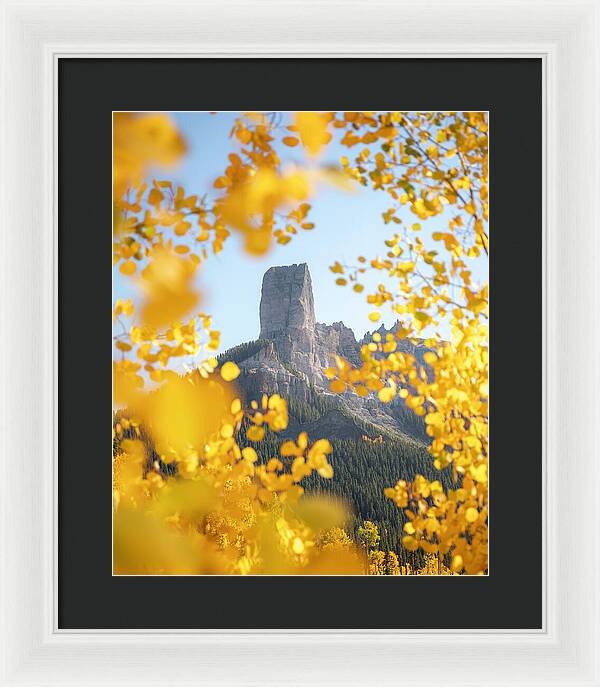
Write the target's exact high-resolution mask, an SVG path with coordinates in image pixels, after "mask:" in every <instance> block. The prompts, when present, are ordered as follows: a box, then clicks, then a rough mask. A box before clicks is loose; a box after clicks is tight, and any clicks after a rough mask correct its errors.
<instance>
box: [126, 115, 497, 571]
mask: <svg viewBox="0 0 600 687" xmlns="http://www.w3.org/2000/svg"><path fill="white" fill-rule="evenodd" d="M281 128H282V127H277V125H276V124H275V122H274V120H273V119H272V118H270V116H269V115H268V114H262V113H246V114H245V115H242V116H240V117H239V118H238V119H237V120H236V122H235V124H234V126H233V129H232V131H231V138H232V140H233V142H234V143H233V145H234V146H237V147H236V149H235V150H234V151H232V152H231V153H230V155H229V156H228V158H227V160H228V161H227V166H226V167H225V169H224V170H223V172H222V174H220V175H219V176H218V177H217V178H216V179H215V180H214V184H213V188H214V189H216V191H214V193H216V197H215V198H214V199H212V200H211V199H210V198H209V197H203V198H200V197H198V196H197V195H188V194H187V192H186V191H185V189H183V188H181V187H177V186H176V185H174V184H173V183H172V182H171V181H168V180H152V181H150V180H146V179H145V177H146V175H147V173H148V170H149V169H150V168H151V167H152V168H155V167H159V168H161V167H162V168H166V169H168V168H169V167H172V166H173V165H174V164H176V163H177V162H178V161H179V160H180V159H181V156H182V155H183V153H184V152H185V143H184V141H183V138H182V137H181V135H180V133H179V132H178V131H177V129H176V127H175V125H174V122H173V121H172V120H171V119H170V118H169V117H168V116H167V115H162V114H142V115H136V114H129V113H116V114H115V116H114V150H113V155H114V158H113V159H114V166H113V169H114V174H113V178H114V189H113V190H114V197H113V201H114V215H113V217H114V222H113V227H114V232H113V264H114V265H115V268H116V269H118V270H119V272H120V273H121V275H123V277H124V278H129V279H131V280H132V281H133V282H134V283H136V284H137V285H138V286H139V287H140V288H141V290H142V294H143V299H142V301H141V303H140V304H139V307H135V308H134V305H133V303H132V302H131V301H128V300H127V301H126V300H123V299H118V300H117V301H116V304H115V306H114V308H113V319H114V321H115V324H116V325H118V326H119V327H120V330H119V333H118V334H117V335H116V336H115V342H114V347H115V351H116V352H117V353H116V355H117V356H118V357H119V358H120V359H118V360H115V361H114V364H113V375H114V402H115V404H116V405H117V406H121V407H123V408H126V409H127V410H126V413H127V417H122V418H121V419H120V421H119V422H118V423H117V425H118V427H115V440H116V441H118V449H117V450H115V453H114V456H113V476H114V484H113V496H114V504H115V509H116V513H115V516H116V517H115V525H114V537H115V539H114V541H115V547H114V551H115V556H114V569H115V572H117V573H139V574H146V573H156V574H177V573H180V572H187V573H192V574H204V573H214V572H225V573H232V574H250V573H275V572H278V573H283V574H285V573H298V572H303V573H305V574H326V573H328V572H335V573H338V574H365V572H366V573H370V574H394V575H395V574H464V573H466V574H482V573H485V572H487V565H488V561H487V547H488V520H487V514H488V395H489V382H488V364H489V359H488V303H489V294H488V285H487V284H486V283H484V284H475V283H474V280H473V277H472V269H471V265H470V261H471V260H473V259H476V258H479V257H480V256H482V255H483V256H485V255H487V252H488V250H489V242H488V135H487V133H488V123H487V114H486V113H478V112H420V113H409V112H385V113H377V112H332V113H316V112H298V113H296V114H295V115H294V117H293V123H292V124H291V125H290V126H288V127H287V130H286V131H285V132H283V133H282V132H281ZM333 134H335V135H336V136H339V138H340V141H341V144H342V145H344V146H345V147H346V148H347V149H348V153H347V155H345V156H344V157H343V158H342V159H341V161H340V163H341V167H342V171H341V172H340V176H343V177H344V178H346V179H348V180H353V183H356V182H358V183H359V184H361V185H362V186H364V187H367V188H371V189H372V190H373V191H374V192H380V193H383V194H385V197H386V198H387V200H388V201H389V203H390V208H389V210H388V211H386V212H385V213H383V219H384V222H385V224H386V225H388V226H390V227H394V228H395V230H396V232H397V233H394V234H391V235H389V236H388V237H387V239H386V241H385V243H384V245H383V246H382V247H380V248H381V250H380V252H377V253H376V254H375V255H374V256H373V257H370V258H369V257H365V256H358V257H357V266H356V267H352V266H349V265H347V264H344V265H342V264H341V263H340V262H339V261H335V262H334V263H333V265H332V267H331V268H330V269H331V271H332V272H333V273H334V275H338V276H334V279H336V280H337V283H338V284H339V285H341V286H345V285H347V284H350V285H352V289H353V292H348V295H349V296H350V295H352V294H353V293H355V294H357V296H356V297H358V294H361V293H362V292H363V290H364V289H365V287H364V286H363V283H367V282H366V281H365V280H364V279H362V275H364V274H365V272H366V271H367V270H371V271H373V272H374V273H379V274H380V275H381V276H382V278H383V277H385V278H386V280H387V281H386V283H385V284H384V283H380V284H378V286H377V288H375V289H374V290H373V292H371V293H366V294H365V295H363V296H361V297H363V298H365V300H366V302H367V303H368V304H370V305H371V306H372V307H373V308H375V309H374V310H372V312H371V314H370V315H369V319H370V321H371V322H377V321H379V320H380V319H381V317H382V312H384V311H385V309H389V312H390V314H394V315H400V316H401V318H402V320H401V323H400V326H399V328H398V329H397V330H396V331H395V332H394V334H393V335H389V336H388V337H381V336H380V335H379V334H377V336H373V338H372V341H370V342H369V343H367V344H365V345H364V346H363V348H362V351H361V359H360V365H359V366H356V367H353V366H352V365H351V364H350V363H349V362H348V361H345V360H343V359H342V358H337V359H336V360H335V365H334V364H333V362H332V367H330V368H328V369H327V370H326V377H327V378H328V380H329V385H330V389H331V391H333V392H334V393H343V392H346V391H355V392H356V393H357V394H358V395H359V396H362V397H365V396H368V395H369V394H377V396H378V398H379V399H380V400H381V401H382V402H385V403H390V402H396V400H395V399H396V397H399V398H401V399H404V401H405V403H406V406H407V407H408V408H409V409H411V410H412V411H413V412H414V413H415V414H417V415H420V416H422V417H423V419H424V421H425V427H426V432H427V435H428V437H429V439H430V444H429V451H430V453H431V457H432V461H433V464H434V466H435V467H436V468H438V469H443V468H445V467H447V466H450V467H449V469H450V470H451V471H452V474H453V477H454V481H455V487H456V488H453V489H449V490H445V489H444V488H443V487H442V485H441V483H440V482H439V481H438V480H433V481H428V480H426V479H425V478H424V477H422V476H421V475H417V476H416V477H415V479H414V480H413V481H412V482H407V481H406V480H403V479H399V480H398V482H397V483H396V485H395V486H393V487H392V486H390V487H388V488H387V489H385V492H384V494H382V498H384V497H387V498H390V499H391V500H392V501H393V502H394V503H395V504H396V506H397V507H398V508H400V509H402V510H403V511H404V512H405V514H406V517H407V518H408V520H407V522H406V526H405V528H404V529H405V533H404V536H403V539H402V542H403V544H404V546H405V547H406V549H408V550H409V551H417V550H421V551H423V552H424V553H425V555H426V565H425V566H424V567H423V568H422V569H420V570H417V571H413V570H412V568H410V566H407V565H405V564H402V565H401V564H400V562H399V561H398V560H397V558H396V560H394V557H393V556H391V555H390V553H388V554H385V553H384V552H380V551H378V550H376V547H372V546H371V545H368V546H366V547H365V550H366V556H363V557H361V555H360V554H359V553H358V552H357V550H356V548H355V547H354V545H353V544H352V542H350V544H348V542H347V541H346V539H345V537H344V536H343V532H344V530H343V522H344V517H343V516H344V515H346V516H347V513H345V512H344V509H341V510H340V507H339V504H330V503H323V504H317V503H312V504H311V503H310V502H309V501H308V500H307V499H306V498H305V497H304V496H303V489H302V486H301V482H302V480H303V479H304V478H306V477H307V476H309V475H311V474H312V473H313V472H316V473H317V474H318V475H320V476H321V477H322V478H324V479H331V478H333V468H332V466H331V463H330V462H329V456H330V454H331V452H332V447H331V444H330V443H329V441H327V439H319V440H317V441H313V442H312V443H311V442H310V440H309V437H307V436H306V434H304V433H302V434H300V436H298V438H297V440H296V441H292V440H287V441H284V442H282V444H281V446H280V449H279V455H277V456H273V457H272V458H271V459H270V460H269V461H267V462H266V463H265V464H261V463H260V461H259V460H258V455H257V452H256V450H255V449H254V448H251V447H244V448H242V447H240V445H239V443H238V440H241V439H242V438H243V437H244V435H245V437H247V438H248V439H249V440H250V441H253V442H260V441H262V440H263V438H264V437H265V435H266V432H280V431H282V430H283V429H285V428H286V427H287V423H288V411H287V404H286V402H285V399H282V398H281V397H279V396H278V395H273V396H271V397H267V396H264V397H262V398H261V399H256V400H255V401H253V402H252V403H251V404H250V406H249V407H247V408H244V407H242V403H241V400H240V399H239V398H236V392H235V389H234V386H233V385H232V384H231V382H232V381H233V380H235V379H236V378H237V376H238V375H239V374H240V370H239V368H238V367H237V365H236V364H235V363H233V362H230V361H228V362H226V363H225V364H223V365H222V366H221V367H220V375H219V374H215V371H216V370H217V368H218V364H217V361H216V360H215V358H214V357H213V355H214V351H215V350H217V349H218V347H219V340H220V333H219V332H218V331H216V330H213V329H212V328H211V327H212V321H211V318H210V317H209V316H208V315H205V314H203V313H198V312H196V309H197V307H198V304H199V303H200V293H199V289H198V286H197V285H196V283H195V278H196V274H197V267H198V266H199V265H202V263H203V262H205V261H206V260H208V259H210V253H211V251H212V253H213V254H218V253H220V252H221V251H222V250H223V245H224V243H225V241H226V240H227V239H228V237H229V236H230V233H231V232H232V231H235V232H239V233H240V234H241V236H242V238H243V247H244V250H245V251H246V252H247V253H248V254H250V255H257V254H263V253H265V252H267V251H268V250H269V249H270V248H271V246H272V244H273V242H274V241H276V242H277V243H278V244H281V245H285V244H287V243H289V242H290V241H291V240H293V237H294V236H295V235H296V234H297V233H298V232H299V231H300V230H307V231H310V230H312V229H313V228H314V223H313V222H311V221H307V217H308V214H309V212H310V210H311V206H310V203H309V202H308V201H309V200H310V198H311V196H312V194H313V191H314V181H315V180H316V179H326V178H328V175H329V177H330V176H331V171H330V170H328V169H326V168H324V167H322V168H321V169H316V167H317V156H318V155H319V154H320V153H322V152H323V149H324V148H325V147H326V146H327V145H328V143H329V141H330V140H331V139H332V135H333ZM278 142H281V143H282V144H283V146H284V148H283V149H284V150H285V147H297V148H298V153H301V152H302V149H303V150H304V151H305V154H308V156H309V157H310V158H311V159H310V160H305V161H304V162H302V163H298V166H297V167H294V168H290V167H284V166H283V165H282V162H281V160H280V158H279V154H278V152H277V146H276V144H277V143H278ZM299 144H302V149H300V148H299V147H298V146H299ZM298 153H295V155H298ZM401 208H404V213H406V210H407V209H408V210H409V211H410V212H412V213H413V214H414V215H416V217H417V218H418V219H419V223H410V224H408V225H407V226H404V225H403V223H402V220H401V219H400V212H399V210H400V209H401ZM431 217H436V218H437V220H436V222H437V224H438V228H439V223H440V222H444V223H445V227H444V230H443V231H440V230H436V231H429V228H428V225H429V223H428V221H427V220H428V219H429V218H431ZM192 245H193V246H194V249H193V250H192V249H191V246H192ZM432 246H435V250H434V249H432ZM361 282H362V283H361ZM443 321H445V322H447V323H448V326H449V329H450V331H451V340H450V341H448V342H445V343H443V342H440V341H439V337H435V336H434V335H433V334H429V332H435V331H436V328H437V327H438V326H439V324H440V323H441V322H443ZM415 335H420V336H428V339H427V342H428V343H427V345H428V347H429V348H430V349H433V350H429V351H427V352H426V353H425V355H424V357H423V362H420V361H418V360H416V359H415V358H414V357H412V356H411V355H408V354H406V353H404V352H403V350H404V349H403V347H402V340H403V339H407V338H408V339H410V338H412V337H414V336H415ZM188 357H189V358H190V359H191V360H193V361H194V362H193V365H192V367H193V369H194V372H193V373H191V374H188V375H184V376H179V375H178V374H176V373H174V372H173V370H172V369H170V368H171V367H172V365H173V363H174V361H175V360H181V359H186V358H188ZM149 382H151V385H153V386H155V387H156V388H154V389H153V390H150V389H149V388H147V384H148V383H149ZM140 427H144V428H145V431H146V432H148V433H149V435H150V439H151V441H152V444H153V447H154V448H155V449H156V451H157V453H158V455H159V457H160V459H161V461H162V462H163V463H167V464H172V465H176V466H177V474H178V476H179V478H180V480H179V481H177V482H176V481H175V480H173V479H171V478H169V477H168V476H167V474H165V472H164V471H162V470H161V467H160V465H159V464H158V462H154V463H150V462H149V461H150V456H151V453H150V452H149V450H148V446H147V445H146V444H145V443H144V441H142V440H141V439H140V429H139V428H140ZM131 432H133V433H134V435H135V436H136V437H137V438H135V439H131V438H126V435H127V436H129V434H128V433H131ZM398 477H401V476H400V475H399V476H398ZM336 528H337V529H336ZM325 532H329V533H330V534H329V535H327V536H326V535H325V534H324V533H325ZM371 534H372V532H371ZM150 541H151V542H153V545H152V546H150V545H149V542H150ZM446 556H447V558H446V560H448V561H451V564H450V568H447V567H446V566H445V565H443V563H442V562H441V561H442V560H443V559H444V557H446ZM365 566H366V567H365ZM434 570H435V572H434Z"/></svg>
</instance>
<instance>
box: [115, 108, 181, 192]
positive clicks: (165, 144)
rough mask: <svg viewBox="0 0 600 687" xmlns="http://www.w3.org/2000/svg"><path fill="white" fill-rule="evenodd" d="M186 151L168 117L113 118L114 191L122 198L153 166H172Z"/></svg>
mask: <svg viewBox="0 0 600 687" xmlns="http://www.w3.org/2000/svg"><path fill="white" fill-rule="evenodd" d="M184 152H185V143H184V141H183V138H182V137H181V135H180V133H179V131H178V130H177V127H176V126H175V124H174V122H173V120H172V119H171V118H170V117H169V116H168V115H166V114H139V115H138V114H134V113H129V112H115V113H114V115H113V188H114V198H115V200H116V199H117V198H120V197H121V196H122V195H123V194H124V193H125V191H126V189H127V187H128V186H129V185H137V183H139V182H140V180H142V179H143V177H144V176H145V174H146V172H147V170H148V168H149V167H150V166H151V165H156V166H159V167H165V168H169V167H172V166H173V165H174V164H175V163H176V162H177V161H178V160H179V159H180V158H181V156H182V155H183V153H184Z"/></svg>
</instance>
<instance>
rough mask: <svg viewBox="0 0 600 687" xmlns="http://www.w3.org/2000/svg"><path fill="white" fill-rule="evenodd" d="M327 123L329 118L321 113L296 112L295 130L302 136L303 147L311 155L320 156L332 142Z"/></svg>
mask: <svg viewBox="0 0 600 687" xmlns="http://www.w3.org/2000/svg"><path fill="white" fill-rule="evenodd" d="M327 121H328V118H327V116H326V115H324V114H320V113H319V112H296V115H295V117H294V126H293V129H294V131H297V132H298V134H299V135H300V140H301V141H302V145H303V146H304V147H305V148H306V149H307V151H308V152H309V154H310V155H318V153H319V152H320V151H321V149H322V148H323V146H325V145H326V144H327V143H329V141H330V140H331V134H330V133H329V132H328V131H327Z"/></svg>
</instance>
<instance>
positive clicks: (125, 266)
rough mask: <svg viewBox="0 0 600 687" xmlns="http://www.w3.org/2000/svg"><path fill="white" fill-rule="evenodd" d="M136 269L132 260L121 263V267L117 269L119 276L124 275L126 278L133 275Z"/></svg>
mask: <svg viewBox="0 0 600 687" xmlns="http://www.w3.org/2000/svg"><path fill="white" fill-rule="evenodd" d="M136 269H137V265H136V264H135V262H133V260H126V261H125V262H123V263H121V266H120V267H119V272H121V274H125V275H127V276H129V275H131V274H134V272H135V271H136Z"/></svg>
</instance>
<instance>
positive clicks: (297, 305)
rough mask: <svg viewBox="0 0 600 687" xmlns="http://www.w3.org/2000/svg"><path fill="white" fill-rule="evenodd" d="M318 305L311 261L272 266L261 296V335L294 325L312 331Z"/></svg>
mask: <svg viewBox="0 0 600 687" xmlns="http://www.w3.org/2000/svg"><path fill="white" fill-rule="evenodd" d="M314 326H315V306H314V301H313V292H312V282H311V278H310V272H309V271H308V265H307V264H306V263H304V262H303V263H301V264H299V265H286V266H283V267H271V268H270V269H268V270H267V271H266V272H265V275H264V277H263V283H262V292H261V298H260V338H261V339H269V338H273V337H276V336H277V335H278V334H281V333H282V332H289V331H290V330H294V329H304V330H310V331H312V330H313V329H314Z"/></svg>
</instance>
